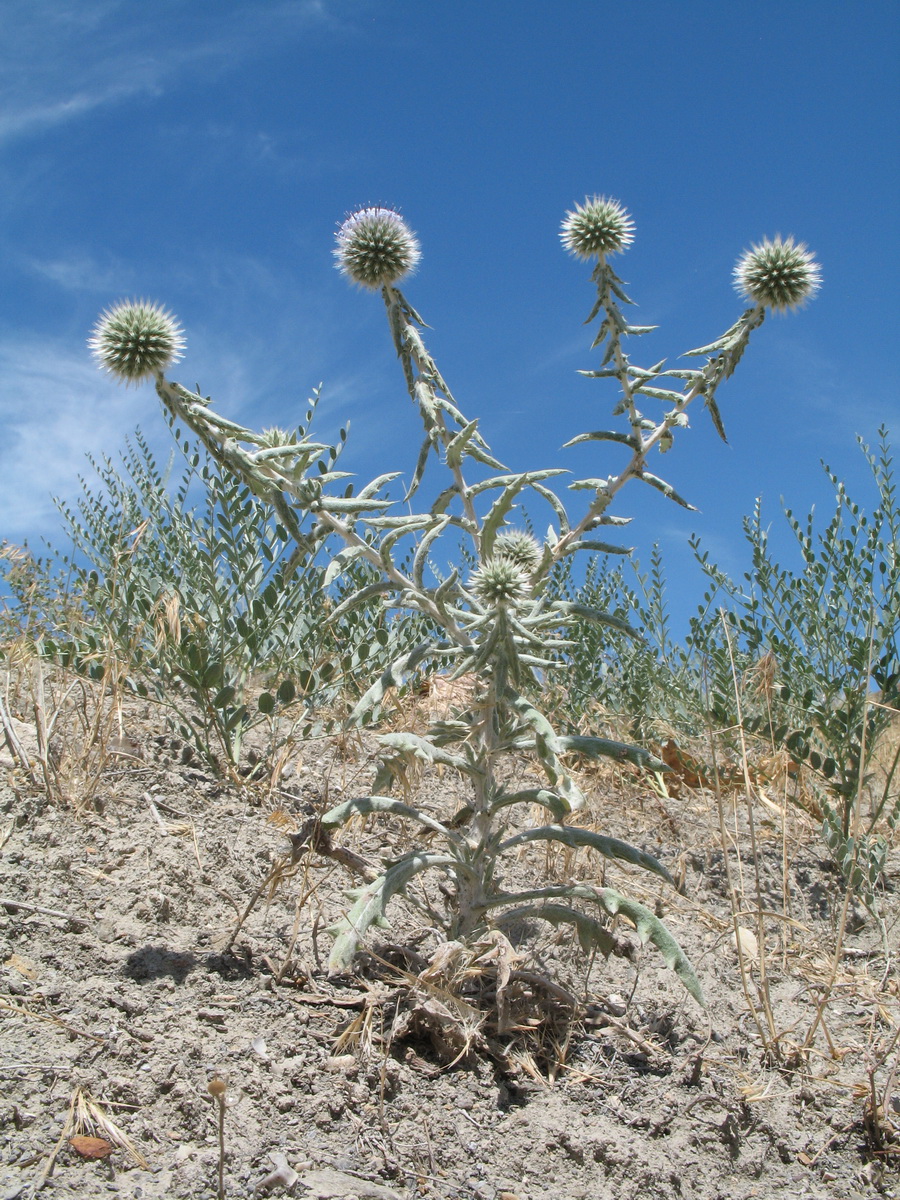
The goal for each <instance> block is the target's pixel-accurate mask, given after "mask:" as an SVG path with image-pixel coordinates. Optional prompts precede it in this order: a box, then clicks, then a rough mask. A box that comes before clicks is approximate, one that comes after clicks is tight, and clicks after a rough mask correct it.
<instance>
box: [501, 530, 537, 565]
mask: <svg viewBox="0 0 900 1200" xmlns="http://www.w3.org/2000/svg"><path fill="white" fill-rule="evenodd" d="M494 557H495V558H505V559H506V561H507V562H511V563H514V564H515V565H516V566H517V567H521V568H522V570H523V571H524V572H525V573H526V574H528V575H530V574H531V572H532V571H533V570H534V569H535V567H536V566H537V565H538V563H539V562H540V561H541V548H540V546H539V545H538V544H537V542H536V541H535V539H534V538H533V537H532V536H531V534H530V533H525V531H524V530H522V529H507V530H505V531H504V532H503V533H498V534H497V536H496V538H495V539H494Z"/></svg>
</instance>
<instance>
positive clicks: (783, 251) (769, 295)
mask: <svg viewBox="0 0 900 1200" xmlns="http://www.w3.org/2000/svg"><path fill="white" fill-rule="evenodd" d="M734 286H735V287H736V288H737V290H738V292H739V293H740V294H741V295H742V296H744V297H746V299H748V300H752V301H753V302H754V303H755V304H762V305H764V306H765V307H766V308H771V309H772V310H773V311H774V312H787V311H788V310H789V309H792V308H799V307H800V306H801V305H803V304H805V303H806V301H807V300H810V299H811V298H812V297H813V296H814V295H815V294H816V292H817V291H818V290H819V288H820V287H821V286H822V268H821V267H820V266H819V264H818V263H817V262H816V260H815V258H814V257H813V256H812V254H811V253H810V252H809V250H808V249H807V248H806V246H805V245H804V244H803V243H802V242H795V241H794V239H793V238H792V237H789V238H786V239H784V240H782V239H781V238H780V237H777V238H775V240H774V241H769V240H768V239H766V240H765V241H764V242H760V244H759V245H758V246H753V247H752V248H751V249H750V250H747V251H745V253H744V254H742V255H741V257H740V258H739V259H738V262H737V265H736V267H735V268H734Z"/></svg>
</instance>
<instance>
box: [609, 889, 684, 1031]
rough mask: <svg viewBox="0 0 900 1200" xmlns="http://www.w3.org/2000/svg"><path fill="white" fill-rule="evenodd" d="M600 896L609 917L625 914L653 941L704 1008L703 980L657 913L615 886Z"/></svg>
mask: <svg viewBox="0 0 900 1200" xmlns="http://www.w3.org/2000/svg"><path fill="white" fill-rule="evenodd" d="M599 896H600V903H601V905H602V906H603V908H604V909H605V910H606V911H607V912H608V913H609V915H610V916H616V915H617V914H618V913H622V914H624V915H625V916H626V917H627V918H628V919H629V921H631V922H632V924H633V925H634V927H635V929H636V930H637V934H638V937H639V938H640V939H641V941H642V942H643V943H645V944H646V943H647V942H650V943H651V944H652V945H654V946H655V947H656V949H657V950H658V951H659V952H660V954H662V956H663V958H664V959H665V961H666V965H667V966H668V967H671V969H672V970H673V971H674V972H675V974H676V975H677V976H678V978H679V979H680V980H681V982H682V983H683V984H684V986H685V987H686V988H687V990H688V991H689V992H690V993H691V995H692V996H693V997H694V999H695V1000H696V1001H697V1003H698V1004H700V1005H702V1006H703V1007H704V1008H705V1007H706V1001H705V1000H704V999H703V989H702V988H701V987H700V980H699V979H698V978H697V976H696V974H695V972H694V968H693V967H692V966H691V963H690V960H689V959H688V957H687V955H686V954H685V952H684V951H683V950H682V949H681V947H680V946H679V945H678V942H677V941H676V940H675V938H674V937H673V936H672V934H671V933H670V932H669V931H668V929H667V928H666V927H665V925H664V924H663V923H662V921H661V920H660V919H659V917H657V916H655V915H654V914H653V913H652V912H651V911H650V909H649V908H645V907H644V905H643V904H638V902H637V901H636V900H630V899H628V898H627V897H626V896H622V895H620V893H619V892H616V891H614V890H613V889H612V888H600V889H599Z"/></svg>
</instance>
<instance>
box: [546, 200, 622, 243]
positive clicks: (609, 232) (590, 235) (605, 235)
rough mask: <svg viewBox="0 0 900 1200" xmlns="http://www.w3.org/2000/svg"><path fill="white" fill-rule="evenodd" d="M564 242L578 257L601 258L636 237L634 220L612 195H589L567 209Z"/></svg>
mask: <svg viewBox="0 0 900 1200" xmlns="http://www.w3.org/2000/svg"><path fill="white" fill-rule="evenodd" d="M559 236H560V238H561V239H562V244H563V246H564V247H565V249H566V250H568V251H569V253H570V254H574V255H575V257H576V258H599V257H600V256H601V255H602V254H615V253H616V252H617V251H619V250H625V249H627V247H628V246H630V245H631V243H632V242H633V241H634V221H633V220H632V219H631V215H630V214H629V212H628V210H627V209H625V208H623V206H622V205H621V204H620V203H619V202H618V200H613V199H611V198H610V197H609V196H589V197H587V198H586V199H585V202H584V204H576V205H575V211H574V212H567V213H566V216H565V220H564V221H563V223H562V232H561V233H560V235H559Z"/></svg>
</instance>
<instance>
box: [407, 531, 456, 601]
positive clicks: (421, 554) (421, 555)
mask: <svg viewBox="0 0 900 1200" xmlns="http://www.w3.org/2000/svg"><path fill="white" fill-rule="evenodd" d="M449 524H450V518H449V517H448V516H443V517H438V518H437V519H436V520H435V521H434V524H433V525H432V527H431V529H428V530H426V532H425V534H424V536H423V537H422V540H421V542H419V545H418V547H417V548H416V555H415V558H414V559H413V581H414V582H415V585H416V587H419V588H421V587H424V586H425V585H424V582H423V576H424V572H425V564H426V563H427V561H428V551H429V549H430V547H431V545H432V543H433V542H434V540H435V538H438V537H440V535H441V534H442V533H443V532H444V530H445V529H446V528H447V526H448V525H449Z"/></svg>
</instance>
